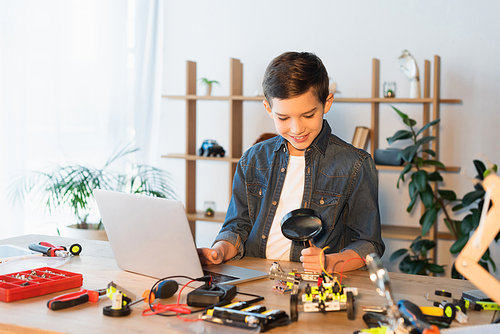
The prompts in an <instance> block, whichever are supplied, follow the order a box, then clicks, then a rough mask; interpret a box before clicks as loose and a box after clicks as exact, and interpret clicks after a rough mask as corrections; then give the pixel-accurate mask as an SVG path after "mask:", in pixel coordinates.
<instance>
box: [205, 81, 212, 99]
mask: <svg viewBox="0 0 500 334" xmlns="http://www.w3.org/2000/svg"><path fill="white" fill-rule="evenodd" d="M210 95H212V84H206V85H205V96H210Z"/></svg>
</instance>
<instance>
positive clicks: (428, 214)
mask: <svg viewBox="0 0 500 334" xmlns="http://www.w3.org/2000/svg"><path fill="white" fill-rule="evenodd" d="M436 218H437V211H436V209H435V208H432V209H429V210H427V211H425V213H424V214H423V215H422V217H421V218H420V225H422V235H423V236H424V235H426V234H427V232H429V230H430V228H431V227H432V225H433V224H434V222H435V221H436Z"/></svg>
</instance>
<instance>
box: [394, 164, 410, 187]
mask: <svg viewBox="0 0 500 334" xmlns="http://www.w3.org/2000/svg"><path fill="white" fill-rule="evenodd" d="M410 170H411V164H406V165H405V167H404V168H403V171H402V172H401V174H399V179H398V183H397V188H398V189H399V180H402V181H403V182H405V174H406V173H408V172H409V171H410Z"/></svg>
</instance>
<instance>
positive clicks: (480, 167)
mask: <svg viewBox="0 0 500 334" xmlns="http://www.w3.org/2000/svg"><path fill="white" fill-rule="evenodd" d="M472 162H473V163H474V167H476V171H477V176H478V177H479V179H480V180H484V172H486V166H485V165H484V163H483V162H482V161H481V160H473V161H472Z"/></svg>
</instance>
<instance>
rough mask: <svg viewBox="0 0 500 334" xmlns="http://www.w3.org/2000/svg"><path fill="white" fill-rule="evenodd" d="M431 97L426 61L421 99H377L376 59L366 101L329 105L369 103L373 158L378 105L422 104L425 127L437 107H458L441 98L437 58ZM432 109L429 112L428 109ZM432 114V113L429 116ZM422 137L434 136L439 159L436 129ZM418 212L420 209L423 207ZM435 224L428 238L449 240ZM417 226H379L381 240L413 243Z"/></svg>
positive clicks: (455, 101)
mask: <svg viewBox="0 0 500 334" xmlns="http://www.w3.org/2000/svg"><path fill="white" fill-rule="evenodd" d="M432 80H433V94H432V96H431V63H430V61H428V60H425V62H424V80H423V84H424V89H423V97H422V98H419V99H409V98H383V97H382V98H381V97H380V61H379V60H378V59H373V60H372V93H371V97H369V98H335V99H334V100H333V103H370V104H371V128H370V130H371V131H370V143H371V145H370V153H371V155H372V157H373V156H374V153H375V150H376V149H377V148H378V147H379V136H380V133H379V128H380V104H381V103H388V104H398V103H411V104H415V103H417V104H422V106H423V110H422V123H421V124H427V123H429V122H430V121H432V120H435V119H438V118H440V107H441V104H443V103H448V104H460V103H462V100H460V99H441V95H440V93H441V87H440V85H441V58H440V57H439V56H434V71H433V78H432ZM431 107H432V109H431ZM431 111H432V113H431ZM423 134H424V136H428V135H430V134H432V135H433V136H435V137H436V139H435V140H433V141H432V146H431V149H432V150H433V151H434V152H436V159H437V160H439V144H440V138H439V126H435V127H433V128H432V129H428V130H427V131H425V132H424V133H423ZM377 170H387V171H397V172H401V171H402V170H403V166H382V165H377ZM426 170H428V171H429V172H432V171H434V170H436V168H435V167H434V168H426ZM459 171H460V168H459V167H447V168H446V170H445V172H452V173H456V172H459ZM433 190H434V191H436V190H437V184H436V183H435V184H434V185H433ZM421 206H422V210H423V209H424V207H423V204H422V205H421ZM437 227H438V224H434V226H433V228H432V229H431V231H429V235H428V237H429V238H430V239H432V240H434V241H436V240H437V239H453V238H452V236H451V235H450V234H449V233H442V232H438V230H437ZM420 233H421V229H420V227H419V226H418V227H408V226H394V225H382V237H383V238H391V239H403V240H413V239H415V238H416V237H417V236H418V235H420ZM436 255H437V254H436V252H434V251H432V254H431V256H432V257H433V258H434V260H435V259H436Z"/></svg>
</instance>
